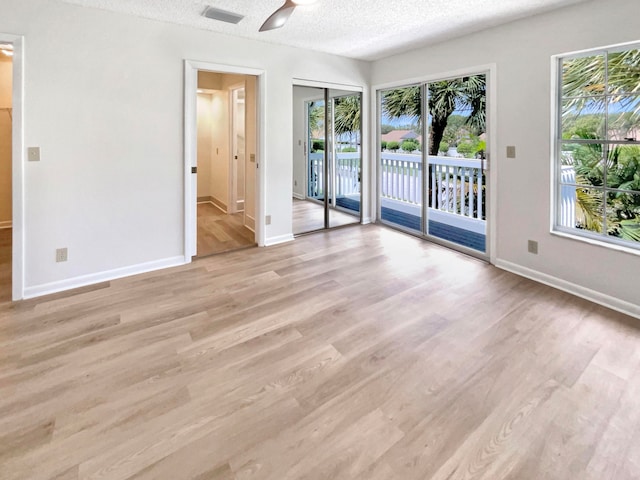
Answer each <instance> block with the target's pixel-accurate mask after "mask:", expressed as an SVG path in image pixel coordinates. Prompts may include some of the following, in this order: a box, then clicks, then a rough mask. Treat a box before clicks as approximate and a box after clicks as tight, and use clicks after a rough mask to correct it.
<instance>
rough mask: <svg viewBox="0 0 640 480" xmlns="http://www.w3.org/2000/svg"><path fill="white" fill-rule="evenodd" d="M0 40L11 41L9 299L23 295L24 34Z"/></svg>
mask: <svg viewBox="0 0 640 480" xmlns="http://www.w3.org/2000/svg"><path fill="white" fill-rule="evenodd" d="M0 41H2V42H6V43H11V44H13V62H12V68H13V79H12V82H13V83H12V89H13V92H12V98H11V109H12V112H11V116H12V118H13V120H12V122H11V129H12V130H11V142H12V147H11V150H12V151H11V169H12V173H11V176H12V181H11V197H12V212H11V222H12V229H11V234H12V239H11V244H12V254H11V255H12V262H13V265H12V271H11V299H12V300H14V301H16V300H22V299H23V298H24V277H25V275H24V269H25V260H24V224H25V221H24V220H25V219H24V190H25V189H24V180H25V172H24V165H25V160H26V158H25V148H24V37H23V36H21V35H11V34H6V33H0Z"/></svg>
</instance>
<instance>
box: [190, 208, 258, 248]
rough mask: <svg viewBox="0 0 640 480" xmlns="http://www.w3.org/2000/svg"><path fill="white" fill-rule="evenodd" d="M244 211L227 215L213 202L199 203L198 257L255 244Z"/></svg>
mask: <svg viewBox="0 0 640 480" xmlns="http://www.w3.org/2000/svg"><path fill="white" fill-rule="evenodd" d="M255 244H256V242H255V234H254V233H253V232H252V231H251V230H249V229H248V228H247V227H245V226H244V218H243V214H242V213H235V214H232V215H227V214H226V213H224V212H223V211H222V210H220V209H219V208H218V207H216V206H214V205H213V204H212V203H199V204H198V244H197V249H198V257H204V256H207V255H213V254H215V253H222V252H227V251H229V250H235V249H238V248H245V247H251V246H253V245H255Z"/></svg>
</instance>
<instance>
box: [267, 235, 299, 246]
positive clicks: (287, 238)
mask: <svg viewBox="0 0 640 480" xmlns="http://www.w3.org/2000/svg"><path fill="white" fill-rule="evenodd" d="M292 241H293V234H292V233H289V234H287V235H280V236H279V237H271V238H267V239H266V240H265V241H264V246H265V247H271V246H273V245H278V244H280V243H287V242H292Z"/></svg>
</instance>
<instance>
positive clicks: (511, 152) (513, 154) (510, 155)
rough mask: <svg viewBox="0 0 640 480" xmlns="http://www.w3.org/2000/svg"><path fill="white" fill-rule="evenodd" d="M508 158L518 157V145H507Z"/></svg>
mask: <svg viewBox="0 0 640 480" xmlns="http://www.w3.org/2000/svg"><path fill="white" fill-rule="evenodd" d="M507 158H516V147H514V146H509V147H507Z"/></svg>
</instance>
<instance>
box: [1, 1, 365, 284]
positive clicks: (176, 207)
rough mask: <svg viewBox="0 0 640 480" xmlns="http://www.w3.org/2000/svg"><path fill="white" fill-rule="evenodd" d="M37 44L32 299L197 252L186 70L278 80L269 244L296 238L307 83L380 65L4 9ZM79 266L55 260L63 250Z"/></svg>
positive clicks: (28, 58)
mask: <svg viewBox="0 0 640 480" xmlns="http://www.w3.org/2000/svg"><path fill="white" fill-rule="evenodd" d="M0 32H5V33H13V34H18V35H24V36H25V43H26V45H27V48H26V51H25V72H26V80H25V104H24V113H25V118H24V120H25V132H24V133H25V143H26V145H27V146H39V147H41V161H40V162H30V163H29V164H27V165H26V166H25V179H24V182H25V196H26V202H25V205H26V210H25V228H24V231H25V236H26V238H25V252H24V253H25V258H26V265H25V285H26V287H27V294H28V295H36V294H39V293H44V292H46V291H52V290H56V289H60V288H65V287H66V288H68V287H70V286H74V285H77V284H80V283H83V282H85V283H86V282H89V281H98V280H99V278H100V276H103V277H108V276H110V275H111V276H113V275H116V274H118V273H120V272H123V271H125V270H126V272H133V271H135V270H136V269H137V268H143V267H145V266H150V265H151V266H153V265H159V264H160V263H162V262H165V263H166V262H169V261H177V260H179V258H180V257H182V256H183V255H184V232H183V229H184V227H183V225H184V223H183V213H184V190H183V185H184V161H183V148H184V147H183V110H184V105H183V103H184V102H183V86H184V80H183V75H184V73H183V71H184V70H183V61H184V59H192V60H199V61H204V62H211V63H218V64H226V65H241V66H245V67H251V68H256V69H261V70H264V71H265V72H266V73H265V80H266V82H265V83H266V93H265V98H264V103H265V105H266V124H265V125H264V129H265V130H264V134H265V137H266V139H267V141H266V145H265V151H264V152H261V155H262V163H261V167H262V168H264V169H265V175H266V183H267V188H266V192H264V201H265V213H266V214H267V215H271V219H272V221H271V225H269V226H267V227H266V232H265V233H266V238H267V241H277V240H278V239H284V238H287V237H288V236H289V235H290V234H291V176H292V166H291V143H292V142H291V135H292V133H291V132H292V115H291V111H292V101H291V85H292V83H293V78H309V79H315V80H319V81H326V82H335V83H342V84H350V85H365V84H366V83H367V82H368V79H369V72H370V65H369V64H368V63H364V62H357V61H354V60H350V59H345V58H340V57H335V56H330V55H323V54H319V53H314V54H313V55H310V54H309V52H308V51H304V50H300V49H294V48H286V47H280V46H276V45H272V44H266V43H260V42H255V41H250V40H245V39H240V38H231V37H228V36H224V35H218V34H214V33H212V32H208V31H200V30H195V29H191V28H186V27H181V26H177V25H172V24H168V23H163V22H156V21H151V20H145V19H141V18H136V17H129V16H125V15H121V14H116V13H110V12H106V11H103V10H98V9H89V8H83V7H78V6H75V5H69V4H64V3H61V2H59V1H57V0H2V15H1V16H0ZM59 247H68V248H69V261H68V262H66V263H55V249H56V248H59Z"/></svg>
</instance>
